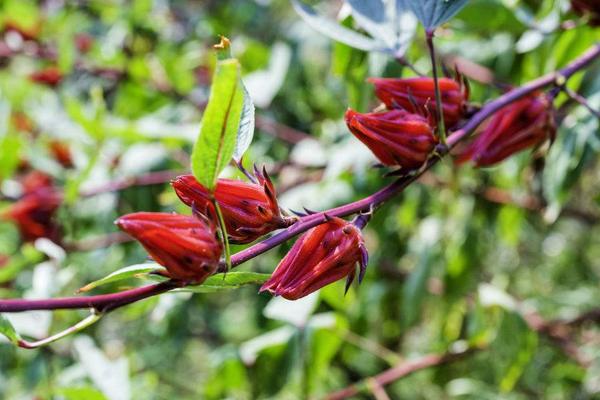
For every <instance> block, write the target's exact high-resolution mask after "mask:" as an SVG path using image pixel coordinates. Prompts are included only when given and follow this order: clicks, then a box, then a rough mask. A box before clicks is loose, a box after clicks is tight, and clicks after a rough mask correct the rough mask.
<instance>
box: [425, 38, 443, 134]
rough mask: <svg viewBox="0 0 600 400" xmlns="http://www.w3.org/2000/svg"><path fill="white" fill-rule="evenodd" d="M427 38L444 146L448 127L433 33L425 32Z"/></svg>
mask: <svg viewBox="0 0 600 400" xmlns="http://www.w3.org/2000/svg"><path fill="white" fill-rule="evenodd" d="M425 35H426V36H427V47H428V48H429V55H430V56H431V69H432V71H433V84H434V86H435V110H436V114H437V121H438V126H437V128H438V129H437V131H438V137H439V139H440V142H441V143H442V144H444V145H445V144H446V126H445V124H444V109H443V107H442V92H441V91H440V84H439V82H438V73H437V62H436V59H435V48H434V47H433V31H432V30H427V31H426V32H425Z"/></svg>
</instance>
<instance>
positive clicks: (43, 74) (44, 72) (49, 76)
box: [29, 67, 63, 87]
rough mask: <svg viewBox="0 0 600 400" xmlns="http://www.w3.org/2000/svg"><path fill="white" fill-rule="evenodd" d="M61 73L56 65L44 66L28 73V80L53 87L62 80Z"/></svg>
mask: <svg viewBox="0 0 600 400" xmlns="http://www.w3.org/2000/svg"><path fill="white" fill-rule="evenodd" d="M62 79H63V74H62V72H61V71H60V69H59V68H58V67H46V68H44V69H41V70H39V71H35V72H33V73H32V74H30V75H29V80H31V81H32V82H35V83H41V84H44V85H47V86H51V87H55V86H58V84H59V83H60V82H61V81H62Z"/></svg>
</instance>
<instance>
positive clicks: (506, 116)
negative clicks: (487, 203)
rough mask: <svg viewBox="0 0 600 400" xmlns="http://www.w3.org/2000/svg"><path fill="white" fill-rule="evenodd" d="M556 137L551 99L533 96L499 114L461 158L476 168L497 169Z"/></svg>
mask: <svg viewBox="0 0 600 400" xmlns="http://www.w3.org/2000/svg"><path fill="white" fill-rule="evenodd" d="M555 135H556V126H555V123H554V110H553V108H552V102H551V100H550V98H549V97H548V96H547V95H545V94H541V93H534V94H532V95H529V96H527V97H524V98H522V99H520V100H517V101H515V102H514V103H511V104H509V105H507V106H506V107H504V108H502V109H500V110H499V111H497V112H496V113H495V114H494V115H493V116H492V117H491V118H490V120H489V122H488V123H487V124H486V125H485V127H484V128H483V131H482V132H481V133H480V134H479V135H478V136H477V137H476V138H475V140H473V142H472V143H471V144H470V145H469V146H468V147H467V148H466V149H465V150H464V151H463V152H462V153H461V154H460V155H459V156H458V158H457V160H456V161H457V163H463V162H465V161H468V160H471V161H472V162H473V163H474V164H475V166H477V167H486V166H490V165H494V164H497V163H499V162H500V161H503V160H504V159H506V158H508V157H510V156H511V155H513V154H515V153H518V152H520V151H522V150H525V149H527V148H533V147H538V146H540V145H542V144H543V143H545V142H546V141H548V140H550V141H553V140H554V137H555Z"/></svg>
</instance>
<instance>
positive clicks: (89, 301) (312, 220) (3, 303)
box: [0, 43, 600, 312]
mask: <svg viewBox="0 0 600 400" xmlns="http://www.w3.org/2000/svg"><path fill="white" fill-rule="evenodd" d="M599 57H600V43H598V44H596V45H594V46H592V47H591V48H589V49H588V50H587V51H586V52H585V53H583V54H582V55H581V56H579V57H578V58H577V59H576V60H574V61H573V62H571V63H570V64H569V65H567V66H566V67H565V68H563V69H562V70H560V71H558V72H552V73H549V74H546V75H544V76H541V77H539V78H537V79H535V80H533V81H530V82H529V83H527V84H525V85H524V86H521V87H520V88H517V89H514V90H512V91H510V92H508V93H505V94H504V95H502V96H500V97H498V98H497V99H495V100H492V101H490V102H489V103H487V104H486V105H485V106H483V107H482V108H481V109H480V110H479V111H478V112H477V113H475V114H474V115H473V116H472V117H471V119H470V120H469V121H468V122H467V123H466V124H465V125H464V126H463V127H462V128H461V129H458V130H456V131H454V132H453V133H452V134H451V135H450V136H449V137H448V139H447V142H448V148H447V150H446V151H445V153H447V151H449V149H451V148H453V147H454V146H456V144H457V143H459V142H460V141H461V140H463V139H465V138H467V137H468V136H469V135H470V134H471V133H473V132H474V131H475V129H476V128H477V127H478V126H479V125H480V124H481V123H482V122H483V121H485V120H486V119H487V118H489V117H490V116H491V115H493V114H494V113H495V112H497V111H498V110H500V109H502V108H503V107H505V106H507V105H509V104H511V103H513V102H515V101H517V100H519V99H520V98H522V97H524V96H527V95H528V94H530V93H533V92H535V91H537V90H540V89H542V88H544V87H546V86H549V85H552V84H554V82H555V80H556V76H557V75H561V76H563V77H565V78H567V79H568V78H569V77H570V76H572V75H573V74H575V73H576V72H578V71H580V70H582V69H583V68H585V67H586V66H588V65H590V64H591V63H592V62H593V61H595V60H596V59H598V58H599ZM441 155H444V154H441ZM438 160H439V158H437V157H435V158H431V159H430V160H429V161H428V162H427V164H426V165H425V166H424V167H423V168H422V170H421V171H420V173H419V174H416V175H414V176H407V177H402V178H399V179H398V180H396V181H395V182H393V183H392V184H390V185H388V186H386V187H384V188H382V189H381V190H379V191H377V192H375V193H373V194H372V195H370V196H368V197H365V198H364V199H362V200H358V201H355V202H352V203H349V204H346V205H344V206H340V207H336V208H333V209H331V210H327V211H324V212H320V213H315V214H311V215H308V216H306V217H302V218H300V219H299V220H298V222H296V223H295V224H293V225H292V226H290V227H289V228H287V229H285V230H283V231H281V232H280V233H278V234H276V235H274V236H272V237H270V238H268V239H266V240H263V241H262V242H259V243H256V244H255V245H253V246H250V247H248V248H247V249H245V250H243V251H240V252H238V253H236V254H234V255H233V256H232V257H231V265H232V267H234V266H237V265H239V264H242V263H243V262H245V261H248V260H250V259H252V258H254V257H256V256H258V255H260V254H262V253H264V252H266V251H268V250H269V249H272V248H273V247H275V246H277V245H279V244H281V243H283V242H285V241H287V240H289V239H291V238H292V237H294V236H296V235H298V234H300V233H302V232H305V231H306V230H308V229H310V228H312V227H314V226H317V225H319V224H321V223H323V222H325V221H326V219H325V216H324V215H325V214H327V215H328V216H331V217H344V216H348V215H352V214H356V213H357V212H360V211H368V210H369V209H370V208H371V207H373V206H377V205H380V204H382V203H384V202H385V201H386V200H388V199H390V198H392V197H393V196H395V195H397V194H398V193H399V192H401V191H402V190H403V189H404V188H405V187H406V186H408V185H409V184H410V183H412V182H413V181H415V180H416V179H418V178H419V177H420V175H421V174H422V173H424V172H425V171H427V170H428V169H430V168H431V167H432V166H433V165H435V163H437V161H438ZM177 287H178V285H177V283H175V282H172V281H167V282H162V283H159V284H154V285H148V286H143V287H139V288H135V289H130V290H126V291H122V292H118V293H109V294H104V295H96V296H86V297H66V298H54V299H40V300H26V299H4V300H0V312H19V311H30V310H58V309H77V308H95V309H96V310H98V311H101V312H108V311H112V310H114V309H117V308H119V307H122V306H125V305H127V304H130V303H133V302H136V301H139V300H142V299H145V298H148V297H151V296H156V295H158V294H161V293H164V292H167V291H169V290H172V289H175V288H177Z"/></svg>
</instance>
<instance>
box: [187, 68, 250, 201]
mask: <svg viewBox="0 0 600 400" xmlns="http://www.w3.org/2000/svg"><path fill="white" fill-rule="evenodd" d="M243 106H244V90H243V86H242V82H241V79H240V63H239V62H238V60H236V59H235V58H228V59H225V60H219V61H218V62H217V68H216V70H215V74H214V76H213V84H212V87H211V90H210V97H209V99H208V105H207V106H206V110H205V112H204V116H203V117H202V127H201V128H200V136H199V137H198V140H197V141H196V143H195V145H194V151H193V153H192V172H193V174H194V176H195V177H196V179H197V180H198V182H200V183H201V184H202V185H203V186H205V187H206V188H208V189H210V190H212V189H213V188H214V186H215V184H216V181H217V178H218V176H219V174H220V173H221V171H222V170H223V168H225V166H227V164H228V163H229V161H230V160H231V157H232V156H233V152H234V149H235V144H236V140H237V136H238V129H239V125H240V118H241V115H242V109H243Z"/></svg>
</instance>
